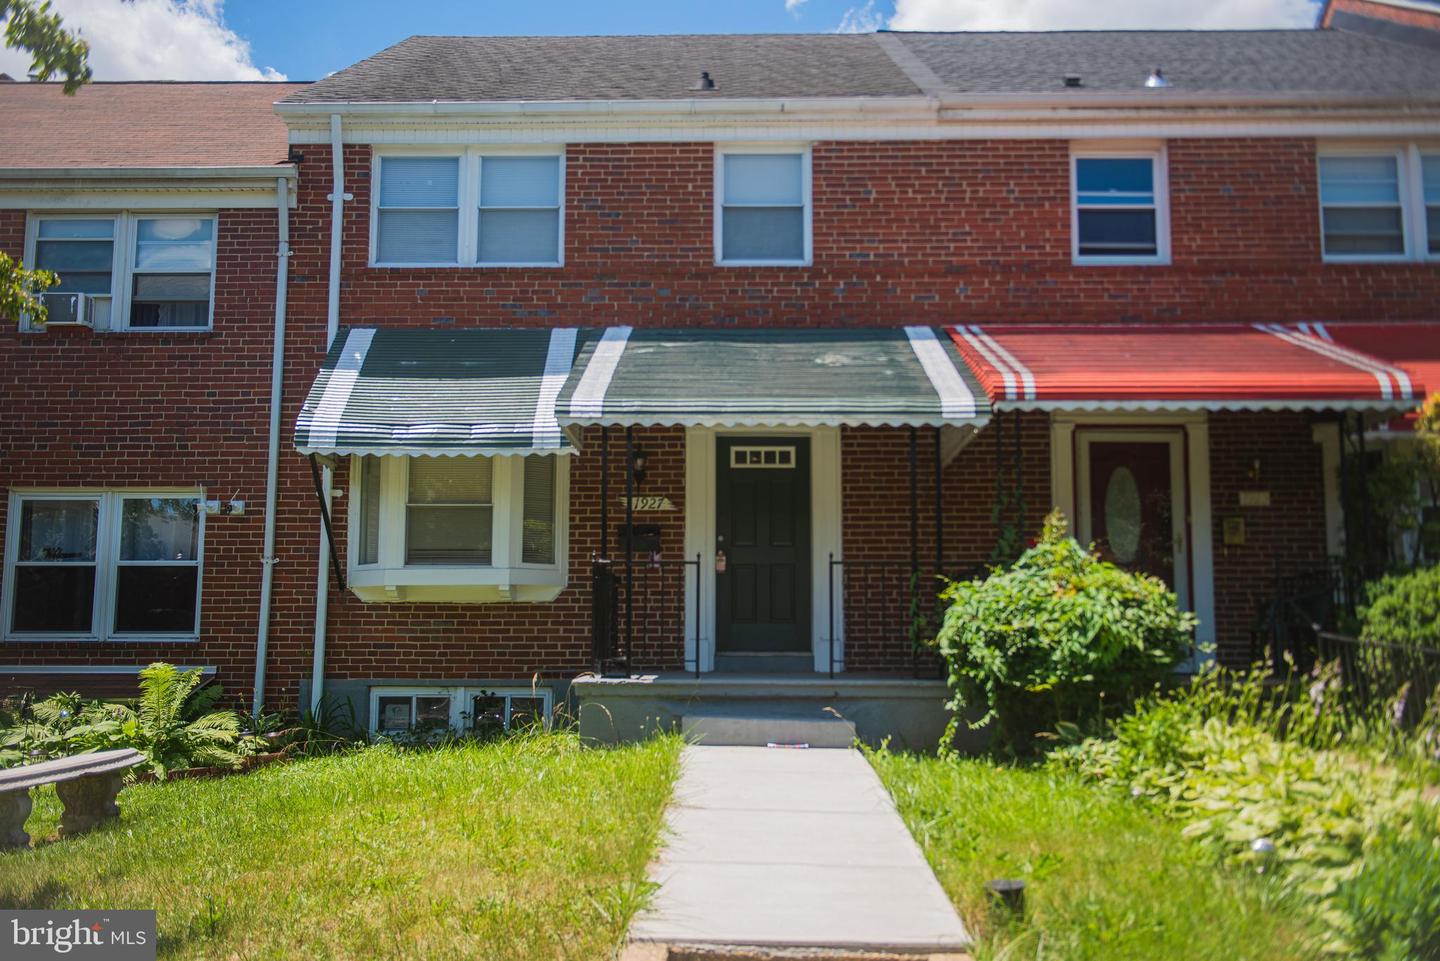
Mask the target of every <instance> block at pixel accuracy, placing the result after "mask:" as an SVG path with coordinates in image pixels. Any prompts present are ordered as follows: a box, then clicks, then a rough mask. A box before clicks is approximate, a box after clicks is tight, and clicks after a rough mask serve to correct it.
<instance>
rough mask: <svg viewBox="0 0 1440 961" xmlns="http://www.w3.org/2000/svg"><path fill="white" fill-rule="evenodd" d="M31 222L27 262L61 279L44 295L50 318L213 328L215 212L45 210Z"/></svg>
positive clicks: (126, 326)
mask: <svg viewBox="0 0 1440 961" xmlns="http://www.w3.org/2000/svg"><path fill="white" fill-rule="evenodd" d="M29 224H30V226H29V229H28V236H27V247H28V250H27V254H26V261H27V262H28V263H33V264H34V265H35V266H37V267H39V268H42V269H44V270H50V271H53V272H54V273H56V274H58V275H59V277H60V283H59V285H57V286H56V287H53V288H51V290H50V291H49V292H48V293H46V294H45V295H44V296H45V305H46V308H47V309H48V311H49V315H50V316H49V322H51V323H60V324H66V323H69V324H73V323H77V322H83V323H85V324H87V325H89V326H91V327H94V328H95V329H97V330H111V329H114V330H166V331H183V330H192V331H197V330H208V329H210V326H211V315H212V310H211V307H212V299H213V298H212V296H211V292H212V290H213V288H214V277H215V239H216V229H217V226H216V218H215V216H214V215H213V214H206V215H195V214H179V215H172V214H163V215H161V214H155V215H151V214H140V213H132V212H121V213H115V214H107V215H104V216H97V215H93V214H91V215H86V216H73V215H48V214H40V215H32V216H31V218H30V221H29ZM26 325H27V327H31V328H33V329H39V328H34V327H33V325H30V324H29V322H28V321H27V322H26Z"/></svg>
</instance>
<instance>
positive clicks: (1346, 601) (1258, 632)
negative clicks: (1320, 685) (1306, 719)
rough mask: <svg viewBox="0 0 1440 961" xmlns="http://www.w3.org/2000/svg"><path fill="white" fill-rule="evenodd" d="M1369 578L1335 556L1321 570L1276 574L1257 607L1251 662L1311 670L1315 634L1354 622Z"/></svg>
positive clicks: (1276, 669)
mask: <svg viewBox="0 0 1440 961" xmlns="http://www.w3.org/2000/svg"><path fill="white" fill-rule="evenodd" d="M1365 580H1366V577H1365V573H1364V572H1363V571H1362V570H1361V569H1360V568H1358V567H1357V566H1356V565H1353V564H1348V563H1346V562H1344V561H1341V560H1339V559H1336V558H1332V559H1331V560H1330V562H1329V563H1328V564H1327V565H1326V566H1325V567H1323V568H1317V569H1314V570H1309V571H1300V572H1295V573H1289V574H1277V575H1276V576H1275V578H1274V580H1273V581H1272V583H1271V586H1270V590H1269V593H1268V594H1267V595H1266V596H1265V597H1264V598H1263V599H1262V600H1261V601H1260V603H1259V604H1258V605H1257V607H1256V612H1255V625H1254V629H1253V631H1252V633H1251V650H1250V659H1251V661H1252V662H1256V661H1265V662H1268V664H1269V665H1270V667H1271V669H1272V670H1275V671H1288V670H1300V671H1308V670H1310V668H1311V667H1313V666H1314V664H1315V658H1316V636H1317V634H1318V633H1319V632H1320V631H1322V630H1329V631H1335V630H1337V629H1338V628H1340V627H1341V626H1342V625H1345V624H1347V623H1349V622H1350V620H1351V619H1352V618H1353V617H1354V616H1355V611H1356V607H1357V605H1358V603H1359V601H1360V593H1361V590H1362V588H1363V585H1364V583H1365Z"/></svg>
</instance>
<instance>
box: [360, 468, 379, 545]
mask: <svg viewBox="0 0 1440 961" xmlns="http://www.w3.org/2000/svg"><path fill="white" fill-rule="evenodd" d="M380 474H381V463H380V458H378V457H362V458H360V530H359V537H360V544H359V551H358V557H357V558H356V560H357V561H358V562H359V563H361V564H378V563H380V492H381V490H382V488H381V483H382V482H381V480H380Z"/></svg>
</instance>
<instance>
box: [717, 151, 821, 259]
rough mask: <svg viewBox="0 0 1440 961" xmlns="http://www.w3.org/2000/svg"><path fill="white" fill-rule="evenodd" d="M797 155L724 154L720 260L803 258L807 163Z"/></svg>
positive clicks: (722, 158)
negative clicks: (805, 164) (805, 165)
mask: <svg viewBox="0 0 1440 961" xmlns="http://www.w3.org/2000/svg"><path fill="white" fill-rule="evenodd" d="M804 159H805V158H804V157H803V156H802V155H801V154H795V153H789V154H724V155H722V156H721V158H720V162H721V164H722V165H723V167H722V184H723V186H722V190H723V194H722V200H721V210H720V216H721V231H720V238H721V239H720V247H721V255H720V258H721V260H726V261H742V262H743V261H761V262H776V263H786V262H797V261H803V260H804V259H805V183H804V180H805V167H804Z"/></svg>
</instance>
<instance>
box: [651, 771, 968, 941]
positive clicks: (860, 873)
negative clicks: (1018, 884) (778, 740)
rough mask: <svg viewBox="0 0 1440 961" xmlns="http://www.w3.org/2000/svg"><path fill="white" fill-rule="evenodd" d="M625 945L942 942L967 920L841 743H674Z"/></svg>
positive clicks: (875, 781)
mask: <svg viewBox="0 0 1440 961" xmlns="http://www.w3.org/2000/svg"><path fill="white" fill-rule="evenodd" d="M682 765H683V766H682V770H681V775H680V782H679V784H678V785H677V787H676V797H675V801H674V803H672V805H671V807H670V810H669V812H668V820H669V827H670V836H669V838H668V842H667V847H666V848H665V850H664V851H663V852H662V854H661V858H660V861H659V863H658V864H656V865H655V866H653V867H652V869H651V878H652V880H654V881H657V882H659V884H660V885H661V887H660V890H659V891H658V893H657V894H656V896H655V900H654V902H653V906H652V908H651V910H650V911H649V912H647V913H646V914H644V915H642V916H641V917H640V918H639V919H637V920H636V922H635V923H634V925H632V927H631V929H630V938H631V941H632V942H658V943H667V944H676V943H688V944H712V945H721V944H727V945H747V946H752V945H753V946H763V947H814V948H848V949H854V950H872V951H883V950H888V951H894V952H907V953H912V952H913V953H926V952H952V951H958V950H962V949H964V948H965V947H966V946H967V945H968V944H969V937H968V936H967V935H966V933H965V927H964V925H962V924H961V922H960V918H959V917H958V916H957V915H956V913H955V909H954V908H953V907H952V906H951V904H950V900H949V898H947V897H946V896H945V892H944V891H942V890H941V888H940V884H939V882H937V881H936V880H935V875H934V874H933V873H932V872H931V870H930V866H929V865H928V864H926V863H925V858H924V855H922V854H921V852H920V848H919V847H918V846H917V845H916V843H915V841H914V839H913V838H912V837H911V836H910V832H909V831H908V830H906V828H905V825H904V824H903V823H902V822H901V820H900V815H899V814H898V813H897V812H896V810H895V806H894V804H893V803H892V802H891V800H890V796H889V794H888V793H887V792H886V791H885V789H884V787H883V786H882V785H881V784H880V779H879V778H878V777H877V776H876V774H875V772H874V770H872V769H871V767H870V765H869V763H867V762H866V760H865V759H864V758H863V757H861V755H860V754H859V753H858V752H856V751H854V750H849V749H843V750H840V749H812V750H794V749H773V748H763V747H701V746H691V747H687V748H685V751H684V755H683V761H682Z"/></svg>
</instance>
